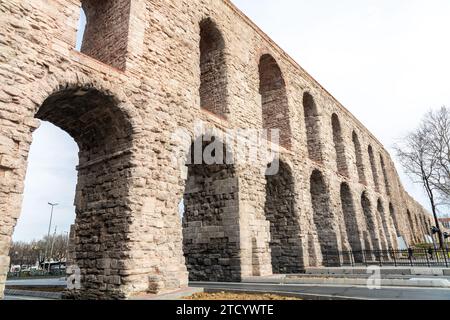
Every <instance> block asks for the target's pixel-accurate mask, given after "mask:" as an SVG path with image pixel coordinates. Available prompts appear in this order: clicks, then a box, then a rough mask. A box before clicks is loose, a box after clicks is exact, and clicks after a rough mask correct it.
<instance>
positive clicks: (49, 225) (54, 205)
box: [44, 202, 58, 270]
mask: <svg viewBox="0 0 450 320" xmlns="http://www.w3.org/2000/svg"><path fill="white" fill-rule="evenodd" d="M48 205H49V206H51V207H52V209H51V211H50V222H49V224H48V233H47V244H46V245H45V255H44V269H45V259H47V253H48V241H49V240H50V229H51V228H52V219H53V209H54V208H55V207H56V206H57V205H58V204H57V203H51V202H49V203H48ZM49 270H50V262H49Z"/></svg>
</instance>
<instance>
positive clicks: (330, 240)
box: [310, 170, 340, 266]
mask: <svg viewBox="0 0 450 320" xmlns="http://www.w3.org/2000/svg"><path fill="white" fill-rule="evenodd" d="M310 193H311V202H312V209H313V220H314V224H315V226H316V229H317V234H318V237H319V242H320V248H321V251H322V255H323V257H324V264H325V265H326V266H335V265H339V263H340V261H337V260H336V258H337V257H336V252H337V251H338V249H339V245H338V240H337V233H336V230H335V223H334V219H333V214H332V211H331V206H330V194H329V191H328V188H327V186H326V184H325V180H324V178H323V175H322V173H321V172H320V171H319V170H314V171H313V173H312V174H311V178H310Z"/></svg>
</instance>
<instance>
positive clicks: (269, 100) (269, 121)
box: [259, 54, 292, 149]
mask: <svg viewBox="0 0 450 320" xmlns="http://www.w3.org/2000/svg"><path fill="white" fill-rule="evenodd" d="M259 93H260V94H261V107H262V119H263V128H264V129H267V130H268V131H269V133H268V135H269V139H271V136H272V134H274V133H275V132H274V131H275V130H278V133H279V143H280V145H281V146H283V147H285V148H287V149H290V147H291V139H292V136H291V135H292V133H291V124H290V117H289V104H288V97H287V93H286V82H285V80H284V77H283V73H282V72H281V69H280V66H279V65H278V63H277V61H276V60H275V58H274V57H273V56H271V55H270V54H264V55H262V56H261V58H260V60H259Z"/></svg>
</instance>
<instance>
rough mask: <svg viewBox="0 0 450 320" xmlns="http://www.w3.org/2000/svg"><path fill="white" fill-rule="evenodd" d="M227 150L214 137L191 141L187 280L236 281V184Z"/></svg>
mask: <svg viewBox="0 0 450 320" xmlns="http://www.w3.org/2000/svg"><path fill="white" fill-rule="evenodd" d="M232 157H233V155H232V153H231V152H230V151H229V149H228V146H227V145H225V143H223V142H222V141H220V139H217V138H216V137H206V136H201V137H199V138H197V140H196V141H194V142H193V143H192V145H191V148H190V151H189V155H188V163H187V168H188V172H187V180H186V185H185V192H184V215H183V251H184V255H185V258H186V265H187V269H188V271H189V278H190V279H191V280H192V281H240V277H241V271H240V234H239V210H238V207H239V194H238V193H239V183H238V177H237V173H236V167H235V165H234V161H233V159H232Z"/></svg>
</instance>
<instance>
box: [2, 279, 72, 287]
mask: <svg viewBox="0 0 450 320" xmlns="http://www.w3.org/2000/svg"><path fill="white" fill-rule="evenodd" d="M6 285H7V286H55V287H56V286H65V285H67V282H66V279H65V278H47V279H23V280H6Z"/></svg>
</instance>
